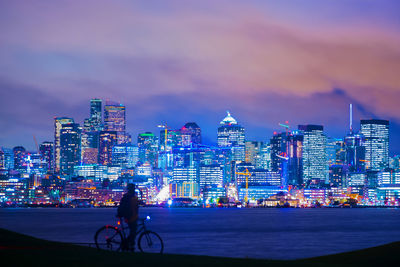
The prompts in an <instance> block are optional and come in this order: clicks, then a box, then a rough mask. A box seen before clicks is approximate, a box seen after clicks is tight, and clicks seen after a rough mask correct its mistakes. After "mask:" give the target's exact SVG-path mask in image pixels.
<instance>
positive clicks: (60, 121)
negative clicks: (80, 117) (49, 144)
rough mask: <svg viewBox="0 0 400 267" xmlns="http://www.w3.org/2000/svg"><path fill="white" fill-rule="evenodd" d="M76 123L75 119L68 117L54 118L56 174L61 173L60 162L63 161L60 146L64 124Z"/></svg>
mask: <svg viewBox="0 0 400 267" xmlns="http://www.w3.org/2000/svg"><path fill="white" fill-rule="evenodd" d="M71 123H74V119H72V118H67V117H56V118H54V162H55V166H54V170H55V172H56V173H58V172H59V171H60V160H61V151H60V150H61V144H60V131H61V127H62V125H64V124H71Z"/></svg>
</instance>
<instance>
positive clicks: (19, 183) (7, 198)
mask: <svg viewBox="0 0 400 267" xmlns="http://www.w3.org/2000/svg"><path fill="white" fill-rule="evenodd" d="M27 202H28V179H17V178H10V179H6V180H2V179H0V203H4V204H8V205H15V204H25V203H27Z"/></svg>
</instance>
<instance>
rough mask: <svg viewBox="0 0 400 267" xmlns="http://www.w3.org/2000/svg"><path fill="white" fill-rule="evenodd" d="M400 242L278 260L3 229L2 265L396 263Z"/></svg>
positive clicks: (232, 266) (246, 266) (242, 266)
mask: <svg viewBox="0 0 400 267" xmlns="http://www.w3.org/2000/svg"><path fill="white" fill-rule="evenodd" d="M399 262H400V242H396V243H391V244H387V245H384V246H379V247H374V248H369V249H364V250H358V251H353V252H348V253H341V254H336V255H329V256H323V257H317V258H311V259H305V260H294V261H277V260H254V259H236V258H222V257H208V256H189V255H171V254H166V255H151V254H142V253H137V254H130V253H117V252H104V251H97V250H96V249H94V248H89V247H83V246H76V245H69V244H63V243H59V242H51V241H46V240H42V239H37V238H33V237H30V236H26V235H22V234H18V233H15V232H11V231H8V230H4V229H0V266H148V267H150V266H158V267H168V266H173V267H179V266H202V267H208V266H229V267H236V266H237V267H239V266H240V267H249V266H346V265H347V266H382V265H384V264H385V265H392V266H396V265H397V264H398V263H399Z"/></svg>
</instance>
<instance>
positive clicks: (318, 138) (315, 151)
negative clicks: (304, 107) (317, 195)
mask: <svg viewBox="0 0 400 267" xmlns="http://www.w3.org/2000/svg"><path fill="white" fill-rule="evenodd" d="M299 130H300V131H302V132H303V135H304V140H303V181H304V183H305V184H310V183H316V184H319V183H329V166H328V161H327V156H326V136H325V134H324V128H323V126H322V125H299Z"/></svg>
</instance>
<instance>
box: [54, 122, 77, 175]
mask: <svg viewBox="0 0 400 267" xmlns="http://www.w3.org/2000/svg"><path fill="white" fill-rule="evenodd" d="M59 133H60V173H61V174H62V175H66V176H70V175H72V174H73V171H74V166H76V165H79V164H80V161H81V150H80V148H81V146H80V145H81V128H80V127H79V124H77V123H68V124H62V125H61V129H60V132H59Z"/></svg>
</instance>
